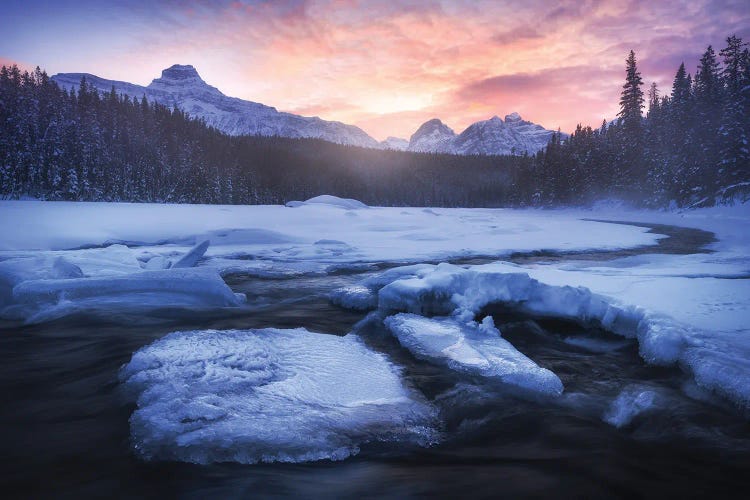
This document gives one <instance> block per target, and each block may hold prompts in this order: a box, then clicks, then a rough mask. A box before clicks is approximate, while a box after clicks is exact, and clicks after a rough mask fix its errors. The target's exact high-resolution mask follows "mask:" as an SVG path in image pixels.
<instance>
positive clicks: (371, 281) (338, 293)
mask: <svg viewBox="0 0 750 500" xmlns="http://www.w3.org/2000/svg"><path fill="white" fill-rule="evenodd" d="M433 267H434V266H432V265H430V264H414V265H412V266H400V267H395V268H393V269H389V270H387V271H385V272H382V273H379V274H376V275H374V276H371V277H369V278H367V279H366V280H364V281H362V283H360V284H358V285H353V286H347V287H342V288H338V289H336V290H334V291H333V292H331V293H330V295H329V299H330V300H331V302H333V303H334V304H336V305H339V306H341V307H345V308H347V309H355V310H357V311H367V310H371V309H375V308H377V306H378V291H379V290H380V289H381V288H383V287H384V286H385V285H387V284H389V283H392V282H393V281H395V280H397V279H402V278H407V277H408V278H414V277H419V276H423V274H424V273H427V272H430V271H432V269H433Z"/></svg>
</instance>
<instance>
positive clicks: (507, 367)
mask: <svg viewBox="0 0 750 500" xmlns="http://www.w3.org/2000/svg"><path fill="white" fill-rule="evenodd" d="M385 325H386V326H387V327H388V329H389V330H390V331H391V332H392V333H393V335H394V336H395V337H396V338H397V339H398V341H399V343H401V345H403V346H404V347H405V348H406V349H408V350H409V351H410V352H412V354H414V355H415V356H416V357H417V358H421V359H425V360H428V361H432V362H435V363H438V364H442V365H446V366H447V367H449V368H451V369H453V370H456V371H459V372H464V373H468V374H472V375H480V376H482V377H488V378H493V379H496V380H499V381H501V382H503V383H505V384H508V385H512V386H515V387H518V388H521V389H524V390H526V391H530V392H532V393H535V394H541V395H547V396H558V395H560V394H561V393H562V390H563V385H562V382H560V379H559V378H557V376H556V375H555V374H554V373H552V372H551V371H549V370H547V369H545V368H541V367H539V366H538V365H537V364H536V363H534V362H533V361H532V360H530V359H529V358H527V357H526V356H524V355H523V354H522V353H520V352H519V351H518V350H517V349H516V348H515V347H513V346H512V345H511V344H510V342H508V341H507V340H505V339H503V338H502V337H501V336H500V332H499V331H498V330H497V328H495V326H494V324H493V322H492V318H491V317H490V316H487V317H485V319H484V321H482V323H479V324H477V323H475V322H473V321H472V322H469V323H465V322H462V321H458V320H456V319H455V318H446V317H442V318H440V317H435V318H425V317H423V316H418V315H416V314H403V313H402V314H396V315H394V316H390V317H388V318H386V319H385Z"/></svg>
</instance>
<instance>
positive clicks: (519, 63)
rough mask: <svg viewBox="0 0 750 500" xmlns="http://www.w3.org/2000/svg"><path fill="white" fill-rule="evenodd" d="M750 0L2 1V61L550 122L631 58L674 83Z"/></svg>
mask: <svg viewBox="0 0 750 500" xmlns="http://www.w3.org/2000/svg"><path fill="white" fill-rule="evenodd" d="M731 34H737V35H738V36H740V37H742V38H743V39H745V40H748V41H750V0H726V1H722V0H714V1H711V0H693V1H684V2H681V1H661V0H576V1H569V0H561V1H557V2H553V1H541V0H509V1H483V0H473V1H472V0H444V1H427V0H423V1H418V0H372V1H365V0H360V1H358V0H277V1H269V0H245V1H223V0H216V1H210V0H201V1H188V0H166V1H164V0H161V1H160V0H120V1H111V2H108V1H105V0H81V1H78V2H71V1H65V0H58V1H54V2H53V1H38V0H22V1H17V0H3V1H2V2H0V64H9V63H17V64H19V66H21V67H24V68H33V67H35V66H37V65H38V66H40V67H41V68H42V69H45V70H46V71H47V72H48V73H49V74H55V73H73V72H85V73H92V74H95V75H98V76H101V77H103V78H109V79H114V80H123V81H128V82H132V83H137V84H140V85H147V84H148V83H150V82H151V80H152V79H154V78H157V77H158V76H160V74H161V70H162V69H164V68H167V67H169V66H171V65H172V64H192V65H193V66H195V68H196V69H197V70H198V72H199V73H200V75H201V77H202V78H203V79H204V80H205V81H206V82H207V83H209V84H210V85H213V86H215V87H218V88H219V90H221V91H222V92H224V93H225V94H227V95H229V96H233V97H240V98H242V99H247V100H252V101H255V102H261V103H263V104H267V105H270V106H274V107H276V108H277V109H279V110H281V111H289V112H293V113H298V114H302V115H305V116H320V117H321V118H324V119H327V120H339V121H342V122H345V123H351V124H354V125H357V126H359V127H361V128H363V129H364V130H365V131H366V132H368V133H369V134H370V135H372V136H373V137H375V138H376V139H379V140H382V139H385V138H386V137H387V136H397V137H403V138H407V139H408V138H409V136H410V135H411V134H412V133H414V131H415V130H416V129H417V128H418V127H419V125H421V124H422V123H423V122H425V121H427V120H429V119H431V118H440V119H441V120H442V121H443V122H444V123H445V124H446V125H448V126H450V127H451V128H453V129H454V130H456V132H461V131H462V130H463V129H464V128H466V127H467V126H468V125H470V124H471V123H473V122H475V121H478V120H485V119H488V118H490V117H492V116H494V115H498V116H500V117H501V118H502V117H504V116H505V115H507V114H510V113H511V112H513V111H516V112H519V113H520V114H521V115H522V116H523V117H524V118H525V119H527V120H531V121H533V122H536V123H539V124H541V125H544V126H545V127H547V128H551V129H557V128H560V129H562V130H563V131H572V130H573V129H574V128H575V126H576V124H577V123H583V124H584V125H592V126H598V125H599V124H601V121H602V119H607V120H609V119H612V118H614V117H615V116H616V114H617V111H618V98H619V93H620V90H621V86H622V83H623V82H624V75H625V58H626V57H627V54H628V52H629V51H630V50H631V49H632V50H634V51H635V53H636V57H637V59H638V65H639V69H640V70H641V72H642V74H643V78H644V81H645V82H646V83H647V84H650V83H651V82H652V81H655V82H657V84H658V85H659V86H660V88H661V89H662V90H663V91H668V90H669V87H670V86H671V81H672V79H673V77H674V74H675V72H676V70H677V67H678V66H679V64H680V62H683V61H684V62H685V64H686V68H687V69H688V71H690V72H694V71H695V67H696V65H697V62H698V59H699V57H700V55H701V54H702V52H703V51H704V50H705V48H706V47H707V46H708V45H709V44H711V45H713V46H714V48H715V49H716V50H717V52H718V50H719V49H720V48H722V47H723V46H724V45H725V39H726V37H727V36H728V35H731Z"/></svg>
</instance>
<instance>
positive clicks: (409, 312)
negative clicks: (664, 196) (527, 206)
mask: <svg viewBox="0 0 750 500" xmlns="http://www.w3.org/2000/svg"><path fill="white" fill-rule="evenodd" d="M24 203H27V202H24ZM24 203H17V204H1V205H0V223H1V224H2V227H3V228H4V229H5V234H6V235H7V238H5V239H4V241H3V242H2V246H3V248H4V250H3V251H2V255H0V259H2V260H1V261H0V271H1V272H2V277H3V280H4V281H3V283H4V284H5V286H6V287H10V295H7V293H8V292H5V293H6V295H4V299H3V300H4V301H5V302H4V304H5V307H6V309H5V313H4V314H5V316H4V318H3V320H2V321H3V322H2V330H1V332H0V333H2V335H0V345H2V348H1V349H0V352H2V353H3V360H2V363H1V367H0V387H1V388H2V391H1V392H0V393H2V394H3V398H4V401H3V405H2V407H0V428H2V429H3V434H4V435H3V442H4V450H5V451H4V453H3V457H2V461H3V473H2V483H3V484H4V485H5V487H6V488H12V489H13V490H15V491H19V492H24V493H25V494H28V495H40V496H48V495H50V494H55V495H59V494H61V493H64V494H65V495H69V496H82V495H86V496H96V495H104V494H108V493H111V492H112V491H118V492H119V493H120V494H122V495H133V496H148V495H154V494H158V495H169V496H174V495H177V496H184V497H205V496H208V495H211V496H222V497H227V496H228V497H236V496H243V495H264V496H275V495H297V496H305V497H321V496H322V497H326V496H355V495H356V496H368V495H389V496H418V495H435V494H443V495H456V496H457V495H460V494H462V493H463V492H465V491H467V490H469V489H470V491H472V492H473V493H475V494H485V495H496V494H498V492H502V493H503V494H507V495H510V496H514V495H533V494H542V493H544V492H548V491H550V488H557V489H560V490H559V491H565V492H566V495H567V496H592V495H612V494H615V495H621V496H625V495H628V496H633V495H642V494H646V493H648V494H649V495H656V494H659V493H661V494H670V495H695V494H700V493H708V492H709V491H716V490H725V491H726V490H727V489H728V488H729V489H731V488H735V491H736V490H738V489H740V488H743V487H744V483H745V481H744V472H745V471H746V470H747V469H748V466H750V453H749V452H748V450H750V441H749V438H750V432H749V431H750V427H749V424H748V420H747V406H746V405H747V400H746V399H744V398H746V397H747V388H746V386H745V384H746V381H747V374H748V373H750V371H745V369H746V367H747V366H748V359H749V358H750V356H747V355H746V352H747V351H746V348H747V343H746V342H745V340H744V339H745V338H746V335H745V334H746V333H747V329H746V328H747V327H746V326H743V325H746V324H747V322H746V320H747V319H748V316H747V310H748V309H747V302H748V301H749V300H750V294H748V293H747V290H748V289H747V276H748V270H750V268H749V267H748V265H747V264H748V260H747V258H748V253H747V242H746V240H745V238H747V236H746V234H747V233H743V232H742V229H743V228H745V229H746V228H747V217H745V216H744V215H743V213H742V212H741V211H736V210H735V211H733V212H721V213H714V214H711V213H708V212H703V213H699V212H696V213H695V214H693V215H692V216H689V217H681V216H680V215H675V214H652V213H646V212H635V213H613V214H610V215H607V214H604V215H605V218H608V219H612V220H617V221H620V222H622V221H627V220H629V219H628V217H631V219H630V220H633V221H635V222H636V223H638V224H641V225H636V226H632V225H628V224H624V223H618V224H605V223H603V222H589V221H584V220H582V219H584V218H591V219H601V218H602V214H593V213H572V212H544V211H541V212H538V211H525V212H523V211H503V210H497V211H492V210H478V211H472V210H457V211H452V210H449V209H426V210H429V212H427V211H425V210H423V209H416V208H409V209H395V208H394V209H379V208H372V209H370V208H351V207H341V206H331V205H325V204H322V205H321V206H301V207H296V208H284V207H237V208H235V207H224V208H226V209H227V210H228V211H227V212H223V211H221V210H222V207H183V208H182V211H183V212H182V213H180V209H181V207H172V206H167V207H163V208H162V207H160V206H148V205H125V206H121V208H120V209H119V210H118V211H117V212H118V213H119V216H118V217H117V218H113V213H114V212H110V213H109V214H104V215H101V214H99V215H96V214H95V213H93V212H92V211H91V208H92V207H97V208H98V206H95V205H92V204H69V205H68V204H57V206H59V207H61V208H60V209H58V210H55V211H52V212H50V211H48V210H47V209H48V208H49V207H51V206H55V204H44V203H28V204H24ZM105 207H107V208H105V209H103V211H105V212H106V211H107V210H114V208H109V206H108V205H107V206H105ZM123 207H124V208H123ZM130 207H132V208H130ZM147 208H150V209H151V211H152V214H154V215H153V216H154V218H155V219H156V220H163V218H161V217H159V211H160V210H162V209H163V210H164V211H165V212H166V213H167V215H165V217H167V218H169V217H173V220H172V221H171V222H170V224H168V225H166V226H164V227H161V228H159V230H158V231H157V230H155V229H154V228H153V227H151V226H149V225H148V224H146V223H144V222H143V221H141V222H140V223H138V216H139V214H141V213H142V214H145V213H147V212H148V210H147ZM254 209H256V210H257V211H256V212H253V210H254ZM129 210H133V211H135V212H129ZM233 210H234V211H233ZM66 211H67V213H66ZM300 211H301V212H300ZM305 211H307V212H309V214H307V213H306V212H305ZM745 212H746V211H745ZM85 213H88V214H89V216H90V220H89V223H88V224H87V225H85V227H84V228H79V227H78V225H77V223H75V218H76V217H84V214H85ZM170 213H171V214H172V215H169V214H170ZM201 213H203V215H201ZM300 213H301V214H305V215H295V214H300ZM352 213H354V214H355V215H347V214H352ZM226 214H229V215H226ZM199 216H200V217H199ZM24 217H27V218H28V219H27V220H24ZM99 217H103V218H102V219H101V220H100V219H99ZM221 217H229V218H230V219H231V220H229V219H221ZM217 218H218V220H217ZM361 219H366V220H365V221H362V220H361ZM108 220H109V223H108ZM348 220H356V222H353V223H347V222H346V221H348ZM431 220H440V222H439V224H438V225H437V226H431V225H430V224H429V221H431ZM71 221H72V222H71ZM181 221H182V222H181ZM66 223H70V224H71V227H72V228H73V229H72V230H67V229H66V226H65V224H66ZM658 224H662V226H658ZM139 225H140V226H141V227H142V229H139ZM42 226H45V227H46V229H45V230H43V229H42ZM491 226H494V227H491ZM676 226H683V227H686V228H685V229H680V228H679V227H676ZM14 228H18V229H17V230H14ZM27 228H28V229H29V231H26V229H27ZM649 228H653V231H652V232H648V230H649ZM660 228H661V231H660ZM711 229H713V231H712V230H711ZM493 231H494V232H493ZM714 233H715V237H716V239H717V240H718V241H713V238H714V236H713V235H714ZM368 234H370V238H368V237H367V235H368ZM659 235H662V236H659ZM205 236H207V238H205V239H209V240H210V241H211V246H210V247H209V250H208V251H207V252H206V254H205V255H204V256H202V257H200V259H199V260H198V261H197V264H198V267H188V268H185V269H187V270H186V271H180V270H179V269H169V268H166V269H163V268H162V269H151V270H149V269H148V268H147V265H148V263H149V262H150V261H151V260H153V259H156V258H162V259H163V260H160V261H158V262H159V263H161V262H163V261H170V262H171V263H172V264H174V263H175V262H178V261H180V259H182V258H183V257H184V256H185V254H186V252H188V250H189V249H190V248H191V247H192V246H193V245H194V244H196V243H199V240H202V239H203V238H204V237H205ZM665 236H666V237H665ZM113 243H114V244H116V245H121V246H115V247H112V244H113ZM402 243H403V244H402ZM108 249H109V250H108ZM493 255H496V256H497V259H499V260H502V261H503V262H501V263H490V262H491V261H494V260H497V259H495V258H493V257H492V256H493ZM61 257H62V258H63V261H62V263H60V261H59V259H60V258H61ZM445 261H447V262H453V263H454V264H456V265H448V264H441V265H437V266H436V265H435V264H437V263H439V262H445ZM156 262H157V261H154V264H152V265H154V266H155V265H156ZM419 263H428V264H424V265H413V264H419ZM406 264H409V265H410V266H409V267H398V266H400V265H406ZM71 266H75V268H77V269H78V271H76V270H75V268H73V267H71ZM79 271H80V273H81V274H82V276H78V275H77V274H78V272H79ZM66 273H67V274H66ZM144 273H145V274H144ZM149 273H151V274H149ZM170 273H174V274H170ZM210 273H214V274H213V275H211V274H210ZM212 276H220V277H221V279H220V280H219V282H216V281H215V280H214V278H213V277H212ZM97 280H98V281H97ZM222 282H223V283H226V285H223V284H222ZM217 283H218V284H217ZM569 285H572V286H573V288H571V287H569ZM19 286H20V288H18V289H17V287H19ZM222 286H226V287H228V288H227V289H226V290H224V289H223V288H221V287H222ZM580 287H583V288H580ZM19 290H20V291H19ZM50 294H52V296H53V298H50ZM237 297H239V298H237ZM235 299H236V300H237V301H238V302H236V303H235V302H234V300H235ZM22 300H23V302H20V301H22ZM633 321H635V322H636V323H637V324H636V326H635V327H633V328H634V329H632V331H631V330H628V328H631V327H630V326H629V325H630V324H631V323H632V322H633ZM267 328H276V329H282V330H278V331H270V330H262V329H267ZM298 328H304V329H306V330H308V331H309V332H313V333H307V332H303V331H301V330H294V329H298ZM227 330H233V331H236V332H238V333H233V334H226V333H224V332H225V331H227ZM175 331H183V332H186V333H185V334H177V335H175V334H171V333H172V332H175ZM214 331H217V332H215V333H214ZM613 331H614V333H613ZM289 332H291V333H289ZM295 332H297V333H295ZM170 334H171V335H170ZM665 335H666V336H665ZM160 339H161V340H160ZM157 341H159V342H157ZM155 342H156V343H155ZM644 346H645V347H644ZM135 353H139V354H138V355H137V356H136V357H134V354H135ZM646 361H649V362H646ZM247 363H249V364H250V365H251V366H246V364H247ZM126 365H127V366H129V368H127V369H125V371H123V366H126ZM347 373H349V375H346V374H347ZM712 375H714V376H712ZM134 381H135V382H134ZM556 381H559V384H560V385H559V386H557V385H556V384H557V383H558V382H556ZM180 387H183V388H184V389H181V388H180ZM558 387H559V388H561V389H559V388H558ZM372 410H374V411H372ZM263 415H268V418H269V420H268V421H267V422H266V423H264V421H263V420H262V418H261V417H262V416H263ZM386 416H387V418H386ZM258 419H260V420H258ZM284 419H290V420H288V421H286V420H284ZM279 421H285V422H287V423H285V424H284V425H283V426H279V427H278V428H274V427H273V425H272V423H273V422H279ZM269 426H270V427H269ZM302 430H304V433H302V434H299V433H298V431H299V432H301V431H302ZM266 431H268V435H265V434H266ZM261 434H263V435H262V436H261ZM274 440H276V441H274ZM279 450H285V451H284V453H285V454H284V455H283V456H281V455H280V454H279V453H280V451H279ZM305 456H308V457H316V458H318V459H320V458H323V460H313V461H307V460H304V459H302V460H299V458H300V457H305ZM232 457H234V458H232ZM264 457H266V458H264ZM280 457H281V458H280ZM283 457H291V458H292V459H294V461H295V462H297V463H279V460H280V459H281V461H282V462H284V461H286V460H284V458H283ZM295 457H296V458H295ZM328 458H334V459H336V461H331V460H329V459H328ZM254 461H260V462H271V463H260V464H254V465H248V464H246V463H238V462H254ZM186 462H205V463H204V464H203V465H195V464H192V463H186ZM217 462H218V463H217ZM719 464H720V467H719V466H718V465H719Z"/></svg>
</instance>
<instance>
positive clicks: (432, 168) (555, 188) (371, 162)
mask: <svg viewBox="0 0 750 500" xmlns="http://www.w3.org/2000/svg"><path fill="white" fill-rule="evenodd" d="M719 59H720V60H721V61H719ZM642 86H643V81H642V78H641V75H640V72H639V71H638V69H637V65H636V60H635V54H633V53H632V52H631V53H630V56H629V57H628V60H627V65H626V82H625V85H624V86H623V92H622V98H621V100H620V108H621V111H620V114H619V118H618V120H616V121H615V122H613V123H609V124H607V123H603V124H602V126H601V127H600V128H597V129H592V128H591V127H583V126H580V125H579V126H578V127H577V129H576V131H575V132H574V133H573V134H572V135H571V136H570V137H569V138H566V139H564V140H563V139H562V138H561V136H560V135H559V134H555V135H554V136H553V138H552V140H551V142H550V144H549V145H548V147H547V148H546V150H545V151H543V152H540V153H538V154H537V155H535V156H505V157H503V156H456V155H446V154H424V153H408V152H398V151H382V150H374V149H366V148H358V147H352V146H342V145H337V144H332V143H328V142H325V141H320V140H314V139H289V138H281V137H247V136H246V137H230V136H227V135H225V134H222V133H220V132H219V131H217V130H215V129H212V128H210V127H208V126H206V125H205V123H203V122H202V121H199V120H196V119H192V118H190V117H188V116H187V115H186V114H185V113H184V112H182V111H180V110H179V109H176V108H175V109H169V108H167V107H164V106H162V105H159V104H156V103H153V102H148V101H147V100H146V99H145V98H143V99H140V100H138V99H131V98H130V97H128V96H126V95H117V94H116V93H115V91H114V89H112V90H111V91H110V92H108V93H104V94H100V93H99V92H97V91H96V89H94V88H93V87H91V86H89V85H88V84H87V83H86V81H85V80H82V81H81V85H80V87H79V89H77V90H76V91H73V90H71V91H70V92H68V91H66V90H64V89H61V88H59V87H58V86H57V84H55V83H54V82H53V81H51V80H50V79H49V77H48V76H47V75H46V73H44V72H43V71H41V70H40V69H38V68H37V70H36V71H34V72H31V73H29V72H21V71H20V70H19V69H18V67H16V66H12V67H5V66H4V67H2V69H0V197H3V198H19V197H25V196H28V197H33V198H39V199H45V200H80V201H135V202H164V203H228V204H231V203H238V204H259V203H283V202H286V201H289V200H293V199H307V198H310V197H312V196H315V195H318V194H322V193H328V194H335V195H338V196H343V197H351V198H357V199H360V200H362V201H364V202H365V203H368V204H374V205H417V206H419V205H434V206H466V207H476V206H557V205H582V204H588V203H591V202H594V201H596V200H598V199H604V198H620V199H626V200H628V201H630V202H632V203H634V204H638V205H644V206H652V207H663V206H668V205H678V206H686V205H695V204H701V203H703V204H711V203H713V202H714V201H718V200H719V199H720V198H721V197H723V196H731V195H734V194H737V192H738V191H740V190H744V193H745V195H746V196H747V193H750V153H749V152H748V137H750V55H749V54H748V50H747V46H746V44H743V42H742V40H740V39H739V38H737V37H734V36H732V37H729V38H728V39H727V46H726V47H725V48H724V49H722V50H721V51H720V52H719V53H718V55H717V54H716V53H715V52H714V50H713V49H712V47H708V49H707V50H706V52H705V54H704V55H703V57H702V58H701V61H700V65H699V66H698V69H697V71H696V73H695V76H694V77H693V76H692V75H690V74H688V73H687V72H686V70H685V67H684V64H683V65H681V66H680V68H679V70H678V71H677V74H676V76H675V79H674V84H673V86H672V89H671V92H670V93H668V94H666V95H663V96H660V95H659V89H658V88H657V87H656V86H655V85H652V86H651V89H650V91H649V94H648V111H647V113H646V115H645V116H644V108H645V101H646V99H645V96H644V92H643V90H642Z"/></svg>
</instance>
